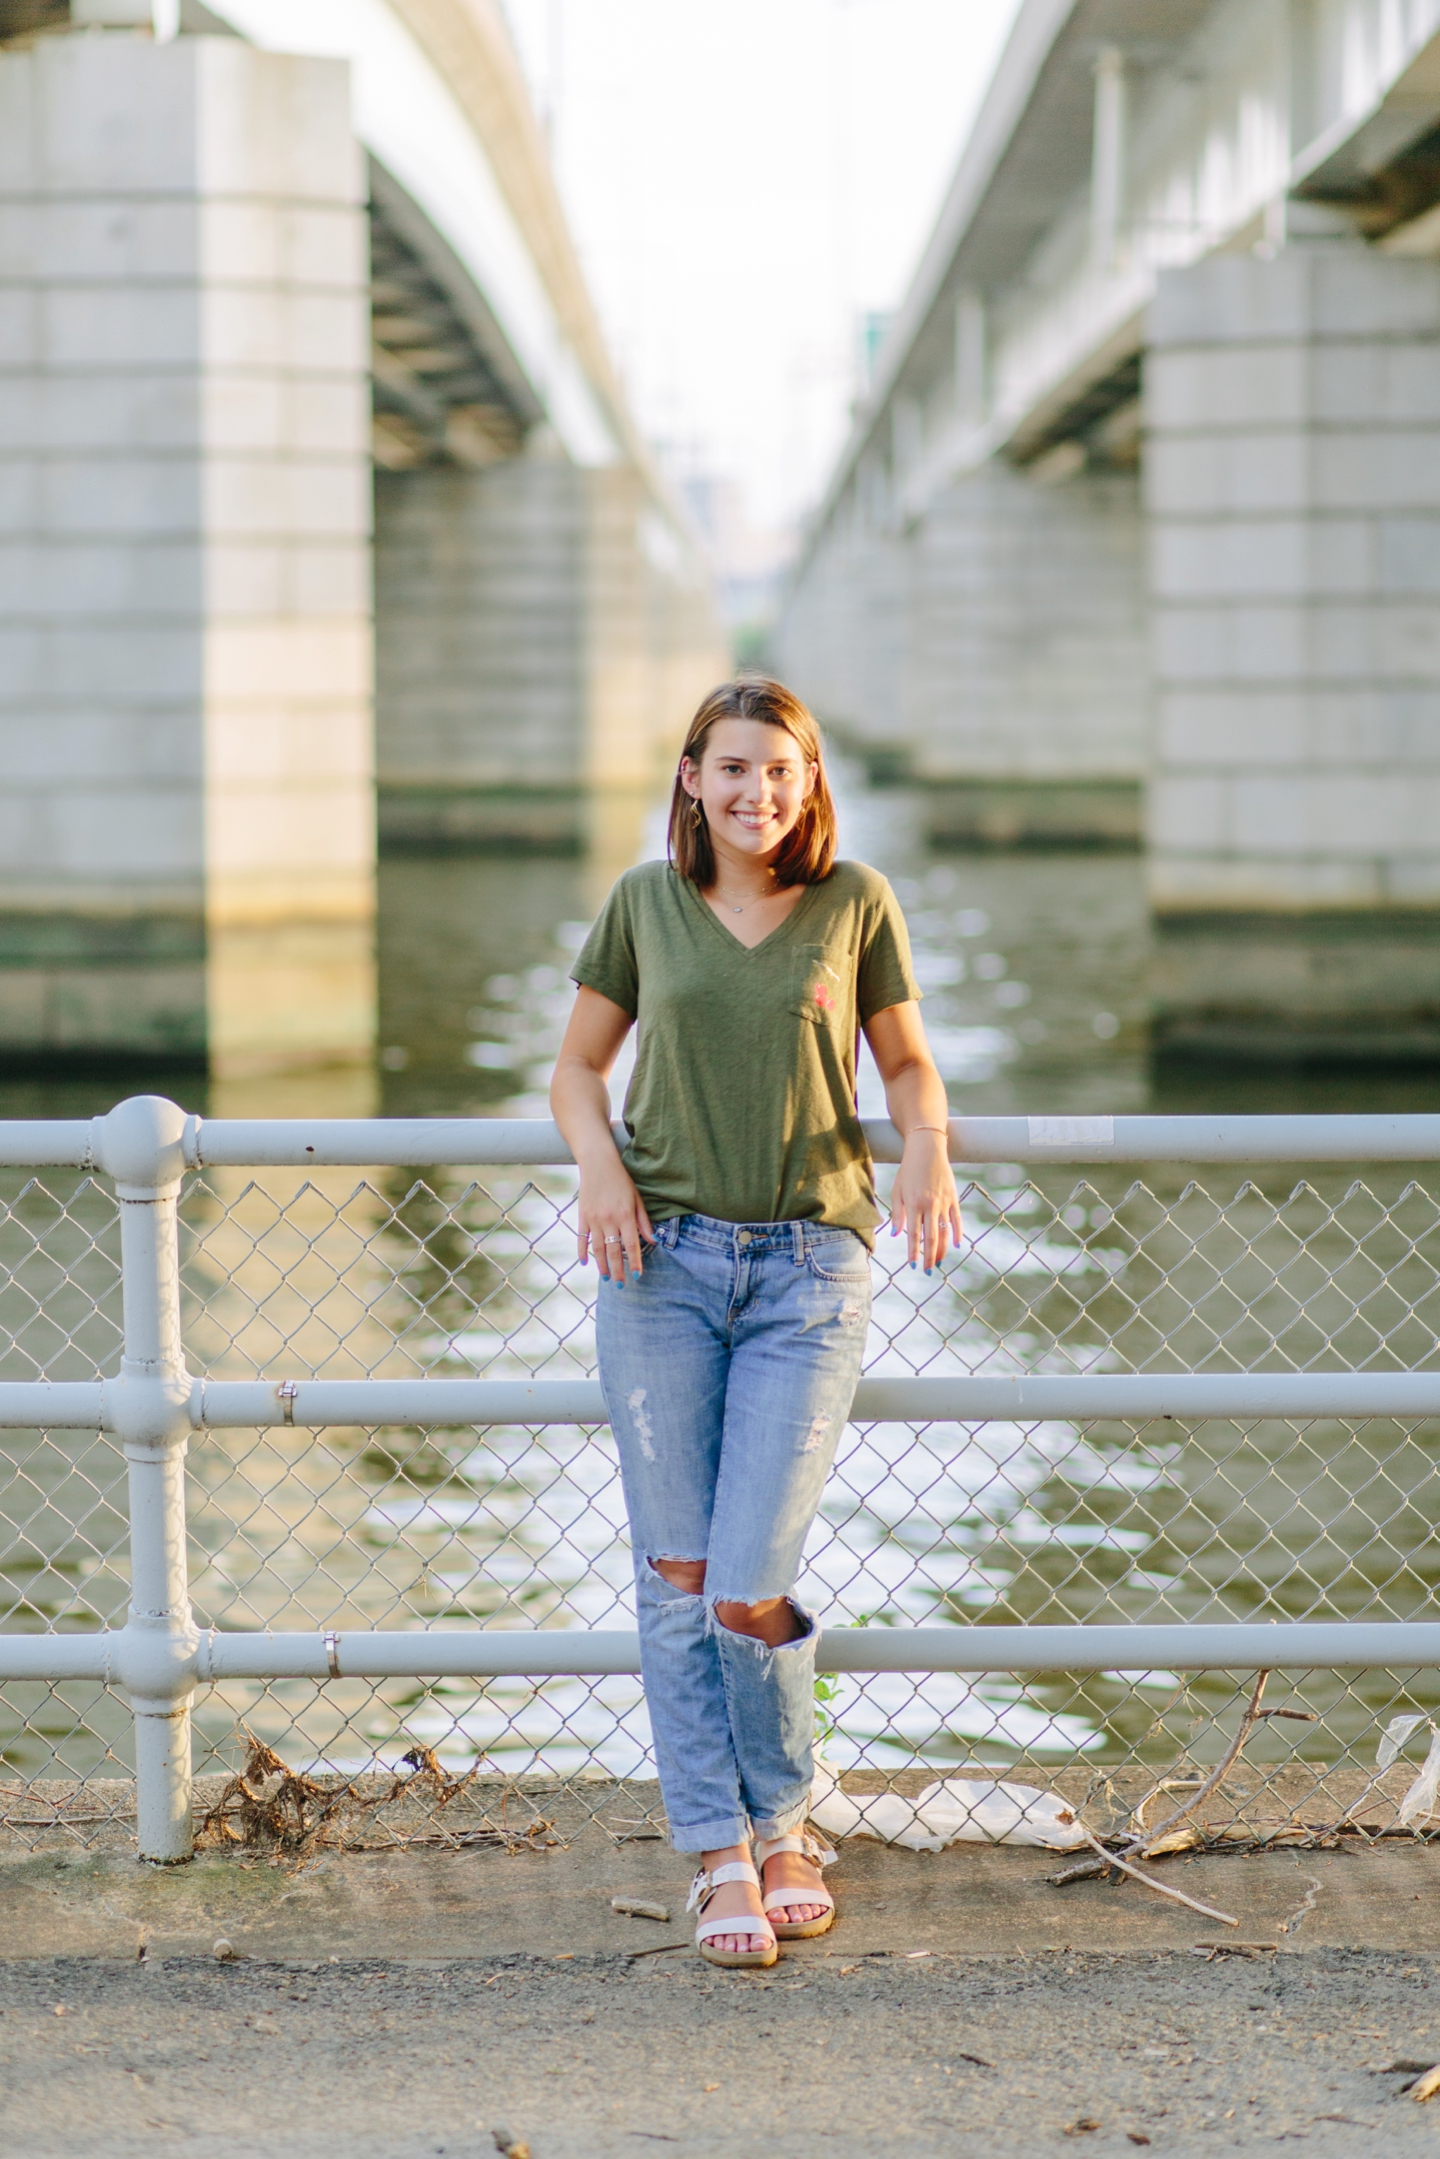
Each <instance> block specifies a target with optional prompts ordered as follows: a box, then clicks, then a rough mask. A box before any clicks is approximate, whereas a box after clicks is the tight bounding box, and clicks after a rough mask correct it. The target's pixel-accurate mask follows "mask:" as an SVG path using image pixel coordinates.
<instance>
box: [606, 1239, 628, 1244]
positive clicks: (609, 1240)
mask: <svg viewBox="0 0 1440 2159" xmlns="http://www.w3.org/2000/svg"><path fill="white" fill-rule="evenodd" d="M605 1242H606V1243H607V1244H623V1243H624V1242H625V1239H624V1238H623V1237H607V1238H606V1239H605Z"/></svg>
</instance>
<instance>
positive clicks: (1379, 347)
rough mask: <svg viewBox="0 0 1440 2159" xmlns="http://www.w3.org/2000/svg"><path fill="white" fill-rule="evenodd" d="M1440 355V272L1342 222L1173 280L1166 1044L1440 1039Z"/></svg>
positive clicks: (1160, 332) (1167, 378)
mask: <svg viewBox="0 0 1440 2159" xmlns="http://www.w3.org/2000/svg"><path fill="white" fill-rule="evenodd" d="M1291 215H1292V218H1294V219H1296V220H1298V219H1303V218H1307V217H1309V218H1311V219H1312V220H1314V221H1315V222H1317V223H1318V222H1320V220H1322V219H1324V218H1325V217H1326V216H1327V213H1324V212H1319V213H1316V212H1314V211H1311V210H1308V209H1307V207H1306V206H1304V205H1291ZM1437 359H1440V265H1437V264H1435V263H1434V262H1430V261H1419V260H1405V259H1400V258H1397V257H1391V256H1386V255H1384V254H1382V253H1379V252H1377V251H1376V250H1375V249H1373V248H1366V247H1364V246H1363V245H1362V244H1360V243H1359V242H1358V241H1355V240H1353V239H1349V238H1341V237H1333V236H1327V235H1326V234H1325V232H1324V229H1323V225H1322V226H1321V230H1320V231H1319V232H1318V233H1316V234H1315V236H1314V237H1308V238H1307V237H1299V236H1292V239H1291V242H1290V244H1288V245H1286V246H1285V247H1284V248H1283V249H1282V250H1281V251H1280V252H1279V253H1278V254H1277V255H1275V256H1274V257H1273V259H1270V260H1265V259H1262V258H1260V257H1257V256H1256V255H1253V254H1250V255H1232V256H1223V257H1216V258H1212V259H1210V260H1208V261H1204V262H1201V263H1197V264H1196V265H1194V266H1193V267H1191V268H1187V269H1182V270H1172V271H1169V272H1166V273H1165V274H1164V275H1163V276H1162V277H1161V279H1160V282H1159V287H1158V291H1157V294H1156V298H1155V300H1154V302H1153V305H1152V308H1151V317H1150V346H1149V351H1148V355H1147V361H1146V372H1145V397H1146V408H1147V454H1146V467H1145V485H1146V493H1147V498H1148V504H1149V514H1150V518H1151V525H1152V531H1151V563H1152V578H1153V605H1154V659H1155V676H1156V716H1155V740H1154V748H1153V761H1152V778H1151V784H1150V789H1149V806H1148V824H1149V860H1148V875H1149V881H1150V897H1151V904H1152V908H1153V912H1154V921H1155V936H1156V958H1155V963H1154V964H1155V971H1154V978H1153V992H1154V1010H1155V1023H1156V1038H1157V1044H1158V1046H1159V1047H1160V1049H1161V1050H1162V1052H1163V1051H1165V1050H1169V1051H1172V1052H1179V1051H1184V1052H1186V1053H1189V1054H1195V1053H1210V1054H1213V1055H1217V1056H1220V1055H1227V1054H1232V1053H1240V1054H1243V1055H1245V1056H1246V1057H1249V1058H1254V1057H1256V1056H1260V1057H1265V1056H1270V1057H1274V1058H1278V1059H1286V1060H1290V1059H1296V1058H1299V1059H1307V1058H1314V1059H1319V1058H1325V1059H1336V1058H1338V1059H1342V1060H1344V1059H1354V1060H1360V1061H1363V1060H1384V1059H1390V1060H1395V1059H1400V1060H1404V1059H1420V1058H1423V1059H1426V1060H1434V1058H1435V1057H1436V1056H1437V1055H1440V972H1437V967H1436V951H1437V933H1440V369H1437Z"/></svg>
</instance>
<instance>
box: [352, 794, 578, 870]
mask: <svg viewBox="0 0 1440 2159" xmlns="http://www.w3.org/2000/svg"><path fill="white" fill-rule="evenodd" d="M379 822H380V845H381V847H382V849H383V850H384V851H385V852H386V853H387V854H427V855H433V854H475V853H477V852H479V851H482V850H483V851H484V852H486V853H495V852H499V851H504V852H507V853H512V854H537V855H556V854H569V855H578V854H580V853H581V852H582V851H583V848H584V845H585V840H586V836H587V832H588V827H589V818H588V813H587V808H586V796H585V793H584V791H583V790H582V789H580V788H578V787H576V788H559V787H556V788H546V787H382V788H381V789H380V794H379Z"/></svg>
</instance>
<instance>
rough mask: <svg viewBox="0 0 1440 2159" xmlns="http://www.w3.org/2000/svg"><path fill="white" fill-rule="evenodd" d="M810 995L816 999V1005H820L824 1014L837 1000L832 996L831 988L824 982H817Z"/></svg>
mask: <svg viewBox="0 0 1440 2159" xmlns="http://www.w3.org/2000/svg"><path fill="white" fill-rule="evenodd" d="M810 994H811V996H812V997H813V998H814V999H815V1002H816V1004H817V1005H819V1007H820V1010H821V1011H822V1012H828V1011H829V1010H830V1008H831V1006H832V1005H833V1004H834V1002H835V999H834V998H833V997H832V996H831V994H830V991H829V988H828V987H827V985H826V984H825V983H823V982H817V983H816V985H815V987H814V989H813V990H812V991H811V993H810Z"/></svg>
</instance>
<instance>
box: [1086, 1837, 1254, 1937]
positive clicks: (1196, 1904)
mask: <svg viewBox="0 0 1440 2159" xmlns="http://www.w3.org/2000/svg"><path fill="white" fill-rule="evenodd" d="M1076 1827H1077V1828H1078V1829H1079V1831H1080V1834H1081V1836H1082V1837H1083V1838H1084V1839H1085V1842H1086V1843H1087V1844H1090V1845H1093V1846H1094V1848H1095V1850H1096V1851H1097V1852H1098V1853H1099V1854H1100V1857H1101V1859H1102V1860H1103V1861H1104V1863H1105V1866H1107V1867H1118V1868H1119V1869H1120V1872H1121V1873H1122V1874H1129V1875H1132V1876H1133V1877H1134V1879H1135V1880H1136V1881H1137V1882H1143V1883H1144V1884H1145V1887H1146V1888H1147V1889H1154V1890H1156V1891H1158V1893H1159V1894H1160V1895H1161V1896H1162V1897H1173V1898H1174V1899H1175V1901H1176V1903H1177V1904H1188V1905H1189V1907H1190V1909H1191V1911H1192V1912H1203V1913H1204V1915H1205V1917H1206V1918H1207V1919H1218V1920H1219V1922H1220V1924H1221V1926H1222V1927H1238V1926H1239V1924H1240V1922H1239V1920H1238V1919H1232V1918H1231V1916H1230V1914H1229V1913H1228V1912H1217V1911H1216V1909H1215V1907H1214V1905H1213V1904H1202V1903H1200V1901H1199V1899H1198V1898H1196V1897H1187V1896H1186V1894H1185V1892H1184V1890H1183V1889H1172V1888H1171V1887H1170V1884H1169V1883H1168V1882H1157V1881H1156V1879H1155V1877H1154V1875H1153V1874H1142V1873H1141V1871H1140V1869H1139V1867H1132V1866H1131V1864H1130V1862H1129V1860H1128V1859H1122V1858H1121V1857H1120V1855H1119V1854H1118V1853H1117V1852H1107V1851H1106V1849H1105V1847H1104V1845H1103V1844H1102V1843H1101V1842H1100V1839H1099V1838H1098V1837H1092V1836H1091V1834H1090V1832H1089V1830H1088V1829H1087V1828H1086V1827H1085V1826H1084V1824H1083V1823H1077V1824H1076ZM1096 1871H1097V1873H1098V1872H1101V1871H1103V1870H1102V1869H1099V1868H1097V1869H1096Z"/></svg>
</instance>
